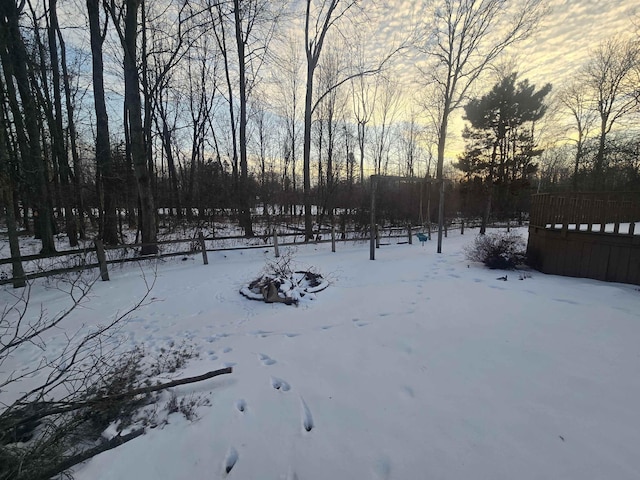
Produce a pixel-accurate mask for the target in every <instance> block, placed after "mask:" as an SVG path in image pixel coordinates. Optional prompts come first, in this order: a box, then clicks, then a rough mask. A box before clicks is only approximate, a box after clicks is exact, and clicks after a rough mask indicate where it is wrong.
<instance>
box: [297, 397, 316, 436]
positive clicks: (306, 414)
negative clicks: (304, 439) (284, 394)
mask: <svg viewBox="0 0 640 480" xmlns="http://www.w3.org/2000/svg"><path fill="white" fill-rule="evenodd" d="M300 404H301V406H302V428H304V430H305V431H306V432H310V431H311V430H313V427H315V424H314V423H313V417H312V416H311V410H309V406H308V405H307V403H306V402H305V401H304V398H302V397H300Z"/></svg>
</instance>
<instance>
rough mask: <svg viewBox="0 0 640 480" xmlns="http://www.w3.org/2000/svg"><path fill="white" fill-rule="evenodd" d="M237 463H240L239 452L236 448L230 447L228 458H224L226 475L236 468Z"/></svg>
mask: <svg viewBox="0 0 640 480" xmlns="http://www.w3.org/2000/svg"><path fill="white" fill-rule="evenodd" d="M237 462H238V451H237V450H236V449H235V448H233V447H230V448H229V451H228V452H227V456H226V457H224V465H223V467H224V473H225V474H227V475H228V474H229V473H230V472H231V470H232V469H233V467H235V465H236V463H237Z"/></svg>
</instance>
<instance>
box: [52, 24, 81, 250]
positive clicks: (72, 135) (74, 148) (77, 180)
mask: <svg viewBox="0 0 640 480" xmlns="http://www.w3.org/2000/svg"><path fill="white" fill-rule="evenodd" d="M56 34H57V36H58V42H59V43H60V61H61V66H62V79H63V82H62V84H63V88H64V96H65V102H66V107H67V123H68V128H69V132H68V135H69V145H70V147H71V158H72V159H73V178H72V180H73V184H74V190H75V203H76V208H77V209H78V217H77V218H76V222H77V226H78V234H79V236H80V238H81V239H84V238H85V224H84V212H85V205H84V195H83V194H82V182H81V177H82V175H81V173H82V172H81V167H80V156H79V154H78V145H77V142H76V139H77V136H78V134H77V130H76V122H75V118H74V108H73V101H72V97H71V85H70V84H69V72H68V67H67V53H66V47H65V43H64V39H63V38H62V31H61V30H60V26H58V28H57V29H56Z"/></svg>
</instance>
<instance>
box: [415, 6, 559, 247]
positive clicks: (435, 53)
mask: <svg viewBox="0 0 640 480" xmlns="http://www.w3.org/2000/svg"><path fill="white" fill-rule="evenodd" d="M545 12H546V0H525V1H522V2H510V1H509V0H439V1H438V2H436V3H435V4H434V5H433V8H432V9H431V10H428V14H427V15H425V18H426V23H425V25H426V28H427V33H426V36H427V38H426V39H425V42H424V45H425V47H424V48H423V52H424V53H425V54H426V55H428V56H429V57H431V58H432V59H433V61H434V65H433V66H434V68H433V69H429V74H428V78H427V81H428V82H429V83H430V84H432V85H434V86H435V88H436V92H437V97H438V98H437V103H438V120H437V129H438V159H437V164H436V179H437V181H438V183H439V187H440V200H439V205H438V253H442V232H443V227H444V198H445V197H444V177H443V170H444V154H445V148H446V144H447V133H448V129H449V119H450V117H451V114H452V113H453V112H454V111H455V110H456V109H458V108H460V107H461V106H462V105H463V104H464V102H465V101H466V99H467V94H468V92H469V89H470V88H471V86H472V85H473V84H474V83H475V81H476V80H477V79H478V78H479V77H480V75H481V74H482V73H483V72H484V70H485V69H486V67H487V66H488V65H489V64H491V62H493V61H494V60H495V59H496V58H497V57H498V56H499V55H500V54H501V53H502V52H503V51H504V49H505V48H507V47H508V46H510V45H513V44H514V43H516V42H519V41H521V40H524V39H525V38H527V37H529V36H530V35H531V34H532V33H533V31H534V29H535V28H536V27H537V25H538V23H539V21H540V19H541V18H542V16H543V15H544V14H545Z"/></svg>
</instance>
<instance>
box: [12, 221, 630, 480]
mask: <svg viewBox="0 0 640 480" xmlns="http://www.w3.org/2000/svg"><path fill="white" fill-rule="evenodd" d="M521 231H522V233H523V235H524V234H525V233H526V232H525V230H521ZM476 233H477V230H471V231H469V230H468V231H467V233H466V234H465V235H464V236H460V235H459V234H458V233H455V234H450V235H449V238H447V239H445V241H444V245H443V250H444V253H443V254H441V255H438V254H436V253H435V242H433V243H432V242H427V244H426V246H424V247H423V246H421V245H420V244H419V242H414V244H413V245H388V246H382V247H381V248H380V249H379V250H377V251H376V257H377V259H376V260H375V261H370V260H369V248H368V243H364V242H363V243H358V244H351V243H349V244H342V243H338V248H337V252H336V253H331V251H330V248H331V247H330V245H329V244H320V245H308V246H300V247H297V249H296V251H295V253H294V258H295V263H296V266H297V267H299V268H300V269H306V268H309V267H315V269H316V270H317V271H318V272H319V273H321V274H322V275H323V276H324V277H325V278H327V279H329V281H330V283H331V285H330V286H329V288H327V289H326V290H324V291H322V292H319V293H317V294H316V298H315V299H314V300H309V301H305V302H302V303H301V304H300V305H299V306H298V307H294V306H285V305H283V304H265V303H261V302H256V301H250V300H248V299H246V298H244V297H243V296H241V295H240V294H239V289H240V288H241V287H242V286H243V285H245V284H246V283H247V282H249V281H251V280H252V279H254V278H256V276H257V274H259V273H260V271H261V270H262V268H263V267H264V265H265V259H266V258H269V259H272V257H273V250H272V249H267V248H265V249H264V250H259V249H258V250H247V251H229V252H224V253H223V252H215V253H210V254H209V265H207V266H205V265H202V263H201V260H200V258H199V257H198V256H193V257H191V258H190V259H189V260H187V261H180V259H172V260H169V261H166V262H160V263H159V264H158V266H157V270H156V271H157V279H156V284H155V287H154V289H153V291H152V294H151V296H152V297H153V302H152V303H150V304H149V305H146V306H144V307H142V308H140V309H139V310H138V311H136V312H135V313H134V315H133V317H132V318H131V320H130V321H129V322H128V323H127V324H126V325H125V326H124V328H123V331H122V334H123V335H124V336H125V339H126V342H125V344H126V345H128V346H133V345H135V344H139V343H144V345H145V348H146V349H147V350H148V351H153V350H157V349H160V348H162V347H163V346H166V345H167V343H168V342H170V341H176V342H181V341H182V340H183V339H184V340H186V341H187V342H191V343H192V344H193V345H194V346H195V348H196V349H197V350H198V351H199V352H200V357H199V358H197V359H194V360H192V361H191V362H190V363H189V365H188V367H187V368H186V369H185V370H183V371H181V372H178V374H177V375H176V376H174V378H176V377H183V376H188V375H196V374H200V373H204V372H205V371H209V370H212V369H216V368H221V367H224V366H233V368H234V371H233V374H231V375H227V376H223V377H217V378H214V379H211V380H208V381H206V382H203V383H198V384H193V385H187V386H183V387H180V388H178V389H176V392H177V393H178V394H179V395H191V394H196V395H201V396H202V395H204V396H207V397H208V398H209V399H210V402H211V404H210V405H209V406H202V407H199V408H198V410H197V413H198V418H197V420H195V421H193V422H189V421H187V420H186V419H184V418H183V417H182V416H181V415H180V414H173V415H170V416H169V424H168V425H166V426H164V427H163V428H156V429H149V430H148V431H147V433H146V434H145V435H144V436H142V437H139V438H137V439H135V440H133V441H131V442H129V443H127V444H125V445H123V446H121V447H118V448H116V449H115V450H112V451H109V452H106V453H103V454H101V455H99V456H97V457H95V458H94V459H92V460H91V461H89V462H87V463H85V464H84V465H82V466H79V467H76V469H75V472H74V476H75V478H76V479H78V480H111V479H112V480H116V479H117V480H123V479H136V480H146V479H148V480H152V479H153V480H155V479H187V478H189V479H219V478H229V479H232V478H236V479H287V480H293V479H299V480H316V479H317V480H321V479H403V480H407V479H418V478H420V479H422V478H424V479H430V480H437V479H469V478H473V479H492V480H498V479H505V480H506V479H509V480H512V479H519V480H526V479H532V480H533V479H549V478H555V479H565V480H569V479H575V480H587V479H603V478H607V479H609V478H611V479H614V478H615V479H617V480H625V479H629V480H631V479H634V480H635V479H638V478H640V456H639V455H638V446H639V445H640V412H639V410H638V404H639V403H640V346H639V345H640V308H639V307H640V293H639V292H638V289H637V287H635V286H632V285H623V284H610V283H603V282H598V281H594V280H586V279H573V278H563V277H557V276H549V275H543V274H541V273H538V272H535V271H534V272H527V275H520V274H519V272H517V271H515V272H507V276H508V277H507V278H508V280H507V281H500V280H498V279H497V278H498V277H501V276H502V275H504V272H501V271H492V270H488V269H486V268H484V267H483V266H481V265H479V264H473V263H470V262H469V261H467V260H466V259H465V256H464V253H463V247H464V245H467V244H470V243H471V242H472V241H473V238H474V235H475V234H476ZM142 271H144V272H145V275H146V277H147V279H149V278H151V277H152V276H153V275H154V274H153V271H154V269H153V268H152V267H151V266H146V267H144V268H143V270H142ZM529 275H530V276H529ZM524 277H527V278H524ZM519 278H523V279H522V280H520V279H519ZM46 285H47V284H46V282H44V281H38V282H36V284H35V285H34V287H33V291H32V299H31V300H32V302H33V304H35V305H38V304H39V303H40V302H42V303H44V305H45V306H46V308H47V310H48V311H49V312H55V311H57V310H59V309H61V308H62V307H63V305H64V304H65V303H66V302H67V299H66V298H65V296H64V295H63V294H62V293H60V292H59V291H57V290H53V289H50V288H48V287H47V286H46ZM9 292H10V287H8V286H7V287H6V288H5V289H3V290H0V303H4V302H5V301H6V300H7V299H8V295H9ZM143 292H144V282H143V281H142V279H141V270H140V269H139V268H137V267H135V266H132V265H128V266H126V267H124V268H122V269H115V270H113V271H112V272H111V281H110V282H98V283H96V285H95V286H94V288H93V292H92V298H91V299H90V301H89V302H88V303H87V304H86V305H85V306H84V307H83V308H81V309H78V310H76V311H75V312H74V313H73V315H72V317H71V318H70V319H69V321H68V322H67V326H66V328H67V329H68V331H75V330H76V329H77V328H80V327H81V326H82V325H83V324H97V323H99V322H101V321H104V320H105V319H107V318H111V316H112V315H113V314H114V312H115V311H116V310H118V309H120V310H123V309H125V308H126V307H127V306H129V305H130V304H132V303H134V302H135V301H136V299H137V298H139V296H140V295H142V293H143ZM63 339H64V332H62V331H60V332H55V333H53V334H52V335H51V337H50V338H48V339H47V348H48V349H51V350H52V351H55V349H56V348H59V346H60V345H61V344H62V342H63ZM45 353H46V352H45ZM42 354H43V352H40V351H39V350H37V349H36V348H35V347H34V348H25V349H23V350H21V351H20V352H17V353H16V355H15V356H14V357H13V358H12V359H11V361H12V362H13V367H14V368H17V369H19V368H21V366H22V365H24V364H28V363H29V362H34V361H37V360H38V358H39V357H40V356H41V355H42ZM5 367H9V368H11V367H12V366H11V365H8V366H7V365H5ZM7 374H8V371H5V372H0V375H7ZM1 395H3V396H4V397H5V398H3V399H2V401H5V402H6V401H7V400H9V399H10V396H11V392H3V393H2V394H1ZM229 468H230V472H229V473H228V474H227V473H226V470H228V469H229Z"/></svg>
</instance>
